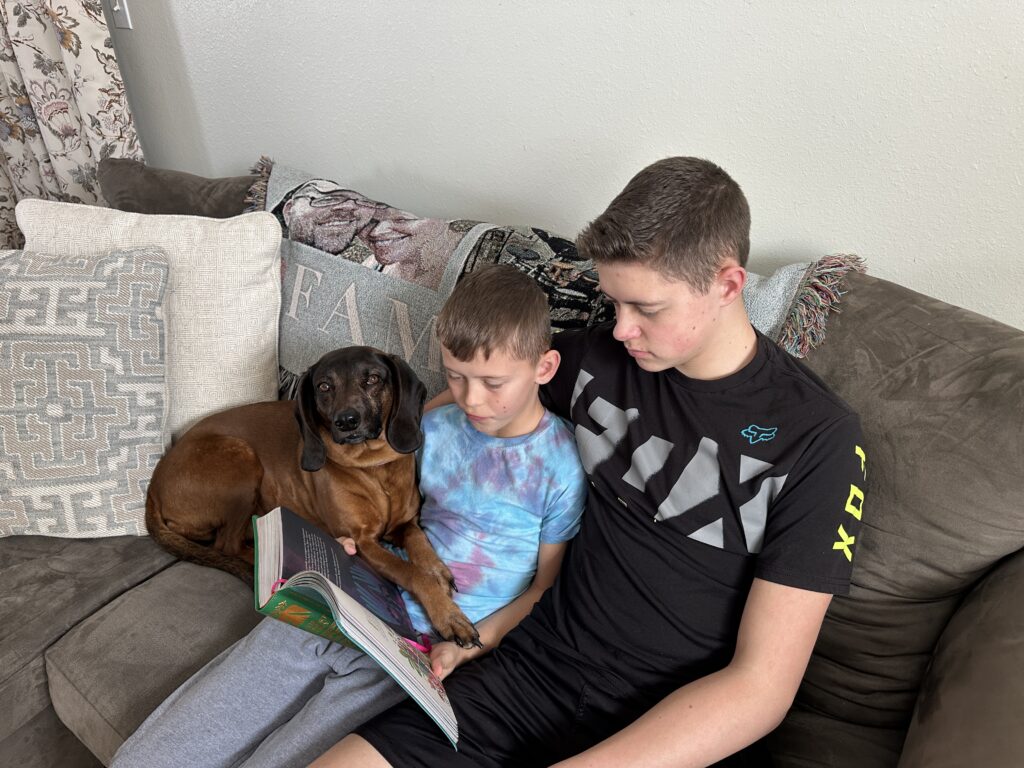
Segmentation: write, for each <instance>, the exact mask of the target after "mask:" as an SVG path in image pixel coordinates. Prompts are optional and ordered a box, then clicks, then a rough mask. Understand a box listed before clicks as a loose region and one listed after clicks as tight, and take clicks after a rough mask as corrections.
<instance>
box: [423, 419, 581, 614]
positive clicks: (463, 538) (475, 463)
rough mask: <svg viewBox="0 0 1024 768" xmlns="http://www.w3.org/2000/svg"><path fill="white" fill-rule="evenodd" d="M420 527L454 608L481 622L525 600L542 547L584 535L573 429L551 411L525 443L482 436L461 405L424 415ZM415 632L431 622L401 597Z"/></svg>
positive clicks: (579, 480) (522, 439)
mask: <svg viewBox="0 0 1024 768" xmlns="http://www.w3.org/2000/svg"><path fill="white" fill-rule="evenodd" d="M423 433H424V435H425V438H426V439H425V440H424V444H423V448H422V449H421V450H420V454H419V457H418V459H419V462H420V467H419V470H420V491H421V492H422V494H423V506H422V508H421V511H420V525H421V526H422V527H423V530H424V531H425V532H426V534H427V537H428V538H429V539H430V542H431V543H432V544H433V545H434V549H435V550H437V554H438V555H439V556H440V558H441V559H442V560H443V561H444V562H445V563H447V565H448V567H449V568H450V569H451V571H452V574H453V575H454V577H455V583H456V585H457V586H458V588H459V591H458V592H456V593H455V595H454V597H455V602H456V603H458V605H459V607H460V608H462V610H463V611H464V612H465V614H466V616H468V617H469V619H470V621H472V622H474V623H476V622H478V621H480V620H481V619H483V618H485V617H487V616H489V615H490V614H492V613H494V612H495V611H496V610H498V609H499V608H501V607H502V606H504V605H505V604H507V603H509V602H510V601H512V600H514V599H515V598H516V597H518V596H519V595H520V594H522V593H523V592H524V591H525V590H526V588H527V587H529V586H530V584H531V582H532V581H533V576H534V573H535V572H536V570H537V551H538V549H539V548H540V545H541V544H542V543H544V544H555V543H558V542H562V541H568V540H569V539H571V538H572V537H573V536H575V535H576V531H577V530H579V526H580V516H581V515H582V513H583V504H584V502H585V500H586V479H585V478H584V475H583V468H582V467H581V466H580V460H579V457H578V455H577V453H576V442H575V440H574V439H573V435H572V432H571V431H570V429H569V427H568V426H567V425H566V423H565V422H563V421H562V420H561V419H559V418H558V417H557V416H555V415H553V414H552V413H550V412H548V411H545V412H544V416H543V417H542V418H541V420H540V423H539V424H538V425H537V428H536V429H534V430H533V431H532V432H530V433H529V434H526V435H522V436H520V437H493V436H491V435H485V434H483V433H482V432H478V431H477V430H476V429H474V428H473V426H472V425H471V424H470V423H469V422H468V420H467V419H466V416H465V414H464V413H463V412H462V411H461V410H460V409H459V408H458V406H455V405H447V406H443V407H441V408H436V409H434V410H432V411H429V412H428V413H426V414H425V415H424V417H423ZM405 602H406V605H407V606H408V608H409V616H410V618H411V619H412V623H413V626H414V627H416V628H417V629H419V630H420V631H424V632H429V631H430V620H429V619H428V618H427V616H426V614H425V613H424V611H423V609H422V608H421V607H420V606H419V604H418V603H417V602H416V600H415V599H414V598H412V597H411V596H409V595H408V594H406V595H405Z"/></svg>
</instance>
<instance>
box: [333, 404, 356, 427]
mask: <svg viewBox="0 0 1024 768" xmlns="http://www.w3.org/2000/svg"><path fill="white" fill-rule="evenodd" d="M334 426H336V427H337V428H338V429H341V430H344V431H345V432H351V431H352V430H353V429H355V428H356V427H358V426H359V414H358V413H356V412H355V411H354V410H353V409H351V408H349V409H348V410H345V411H342V412H341V413H339V414H338V415H337V416H335V417H334Z"/></svg>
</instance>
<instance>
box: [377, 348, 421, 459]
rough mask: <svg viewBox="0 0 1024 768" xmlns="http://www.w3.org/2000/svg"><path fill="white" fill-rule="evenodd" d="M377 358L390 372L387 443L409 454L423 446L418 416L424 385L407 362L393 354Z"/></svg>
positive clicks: (400, 451)
mask: <svg viewBox="0 0 1024 768" xmlns="http://www.w3.org/2000/svg"><path fill="white" fill-rule="evenodd" d="M381 357H382V358H383V359H384V363H385V364H386V365H387V367H388V371H389V372H390V373H391V382H392V384H391V413H390V415H389V416H388V426H387V435H386V437H387V439H388V444H389V445H390V446H391V447H392V448H394V449H395V450H396V451H398V453H412V452H413V451H415V450H416V449H417V448H419V447H420V446H421V445H423V432H421V431H420V419H421V418H422V416H423V401H424V400H426V399H427V388H426V387H425V386H423V382H422V381H420V377H419V376H417V375H416V373H415V372H414V371H413V369H412V368H410V367H409V364H408V363H407V362H405V360H403V359H402V358H400V357H397V356H395V355H387V354H383V355H381Z"/></svg>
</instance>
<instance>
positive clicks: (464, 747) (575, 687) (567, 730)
mask: <svg viewBox="0 0 1024 768" xmlns="http://www.w3.org/2000/svg"><path fill="white" fill-rule="evenodd" d="M522 630H523V627H522V626H520V627H519V628H518V629H517V630H514V631H512V632H510V633H509V634H508V635H507V636H506V637H505V641H504V642H503V643H502V645H501V647H500V648H497V649H496V650H495V651H494V652H493V653H491V654H489V655H487V656H484V657H482V658H480V659H478V660H477V661H474V662H473V663H471V664H467V665H466V666H465V667H461V668H460V669H458V670H457V671H456V672H454V673H453V674H452V675H451V676H450V677H449V678H448V679H447V680H446V681H445V689H446V690H447V691H448V695H449V698H450V699H451V702H452V708H453V709H454V710H455V716H456V718H457V719H458V721H459V748H458V751H456V750H454V749H453V748H452V745H451V743H450V742H449V741H448V739H447V737H445V735H444V734H443V733H442V732H441V729H440V728H438V727H437V725H435V724H434V722H433V721H432V720H431V719H430V718H429V717H427V715H426V714H424V712H423V710H421V709H420V708H419V706H418V705H417V704H415V703H414V702H413V701H411V700H407V701H405V702H403V703H402V704H399V705H398V706H396V707H394V708H393V709H390V710H388V711H387V712H384V713H383V714H381V715H378V716H377V717H375V718H374V719H372V720H370V721H369V722H368V723H366V724H365V725H363V726H362V727H361V728H358V729H356V733H357V734H359V735H360V736H362V737H363V738H364V739H366V740H367V741H368V742H369V743H370V744H372V745H373V747H374V748H375V749H376V750H377V751H378V752H380V754H381V755H382V756H383V757H384V758H385V759H386V760H387V761H388V762H389V763H391V765H392V766H394V768H414V767H416V766H420V767H422V768H439V766H444V767H445V768H448V767H449V766H451V767H452V768H470V766H473V767H474V768H476V767H477V766H484V767H485V768H497V766H514V767H515V768H528V767H529V766H549V765H551V764H552V763H556V762H558V761H559V760H563V759H565V758H567V757H571V756H572V755H575V754H578V753H580V752H582V751H584V750H585V749H588V748H589V747H592V746H593V745H594V744H597V743H598V742H600V741H603V740H604V739H606V738H607V737H609V736H611V735H612V734H613V733H615V732H616V731H619V730H621V729H622V728H625V727H626V726H627V725H629V724H630V723H631V722H633V720H635V719H636V718H637V717H639V716H640V715H641V714H643V713H644V712H646V711H647V710H648V709H650V708H651V707H652V706H653V705H654V704H656V703H657V702H658V701H659V700H660V699H661V698H662V697H663V696H664V695H666V694H667V692H668V689H670V688H671V686H669V688H668V689H664V690H661V691H659V692H658V693H656V694H652V693H648V694H647V695H644V694H642V693H640V692H639V691H637V690H635V689H633V688H632V687H630V686H629V685H628V684H627V683H625V682H624V681H623V680H622V678H619V677H618V676H617V675H614V674H611V673H608V672H607V671H606V670H602V669H600V668H598V667H593V666H590V665H588V664H587V663H585V662H584V661H582V660H580V659H579V658H578V657H574V655H573V654H571V653H568V652H566V653H560V652H558V651H557V650H556V649H555V648H554V647H552V646H550V645H548V644H546V643H541V642H538V641H537V640H536V639H534V638H533V637H532V636H531V635H530V634H528V633H526V632H523V631H522ZM716 765H717V766H719V767H720V768H726V766H728V768H762V766H769V765H771V762H770V759H769V758H768V756H767V753H766V752H765V751H764V748H763V745H761V744H755V745H753V746H751V747H750V748H748V749H746V750H744V751H743V752H742V753H740V754H738V755H734V756H733V757H731V758H729V759H727V760H725V761H723V762H721V763H718V764H716Z"/></svg>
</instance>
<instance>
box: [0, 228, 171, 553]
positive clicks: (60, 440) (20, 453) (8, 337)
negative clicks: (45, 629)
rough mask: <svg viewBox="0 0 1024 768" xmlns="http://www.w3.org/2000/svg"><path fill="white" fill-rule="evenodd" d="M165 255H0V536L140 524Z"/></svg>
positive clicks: (132, 528)
mask: <svg viewBox="0 0 1024 768" xmlns="http://www.w3.org/2000/svg"><path fill="white" fill-rule="evenodd" d="M167 285H168V260H167V255H166V254H165V253H164V252H163V251H161V250H159V249H156V248H140V249H133V250H119V251H111V252H109V253H98V254H92V255H85V256H51V255H47V254H42V253H34V252H30V251H7V252H0V536H9V535H13V534H42V535H46V536H62V537H98V536H120V535H125V534H134V535H139V534H143V533H145V527H144V501H145V498H146V489H147V487H148V485H149V479H150V476H151V474H152V472H153V469H154V467H155V466H156V463H157V461H158V460H159V458H160V456H161V454H162V452H163V448H164V440H163V427H164V420H165V417H166V413H167V408H166V405H167V397H166V387H165V381H164V378H165V355H164V348H165V341H166V328H165V325H164V316H163V306H164V301H165V295H166V288H167Z"/></svg>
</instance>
